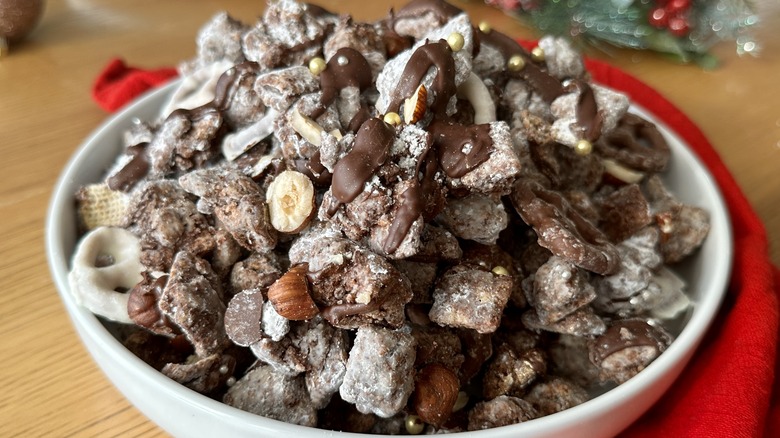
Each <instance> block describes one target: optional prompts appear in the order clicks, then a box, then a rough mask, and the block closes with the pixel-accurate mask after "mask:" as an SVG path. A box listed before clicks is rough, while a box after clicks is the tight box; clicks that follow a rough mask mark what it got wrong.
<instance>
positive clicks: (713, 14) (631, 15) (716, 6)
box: [486, 0, 758, 68]
mask: <svg viewBox="0 0 780 438" xmlns="http://www.w3.org/2000/svg"><path fill="white" fill-rule="evenodd" d="M486 3H488V4H492V5H495V6H498V7H500V8H502V9H505V10H507V11H509V12H511V13H513V14H516V15H517V16H519V17H520V18H521V19H523V20H525V21H527V22H528V23H529V24H530V25H532V26H533V27H535V28H537V29H539V31H540V32H541V33H543V34H553V35H561V36H568V37H572V38H573V39H574V40H575V41H581V42H584V43H587V44H590V45H593V46H596V47H601V48H603V49H606V45H613V46H617V47H628V48H633V49H639V50H652V51H656V52H660V53H663V54H666V55H668V56H670V57H672V58H673V59H675V60H678V61H680V62H695V63H697V64H699V65H701V66H702V67H706V68H711V67H714V66H715V65H716V64H717V61H716V59H715V58H714V57H713V56H712V55H710V53H709V50H710V49H711V48H712V46H713V45H715V44H716V43H718V42H720V41H723V40H734V41H735V42H736V44H737V52H738V53H739V54H746V53H750V54H755V53H757V51H758V45H757V44H756V42H755V40H754V39H753V38H752V37H751V36H750V35H749V33H748V32H749V30H750V28H751V27H753V26H754V25H755V24H756V23H757V22H758V18H757V16H756V14H755V13H754V12H753V8H752V6H751V5H750V4H749V3H748V2H747V1H745V0H693V1H690V2H682V3H685V4H686V7H685V10H684V11H683V13H681V14H682V15H681V16H684V17H685V20H684V21H685V25H687V26H689V28H690V29H689V30H688V28H685V29H684V30H680V31H678V32H673V31H672V30H671V29H670V28H668V27H663V26H659V25H658V24H657V23H656V25H653V24H651V19H650V16H651V13H652V11H653V10H655V9H657V8H663V7H664V6H665V5H669V3H672V2H671V1H667V0H663V1H652V0H547V1H545V0H537V1H532V0H526V1H522V0H521V1H517V0H514V1H513V0H486Z"/></svg>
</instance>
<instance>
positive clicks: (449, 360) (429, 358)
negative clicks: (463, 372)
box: [412, 324, 465, 372]
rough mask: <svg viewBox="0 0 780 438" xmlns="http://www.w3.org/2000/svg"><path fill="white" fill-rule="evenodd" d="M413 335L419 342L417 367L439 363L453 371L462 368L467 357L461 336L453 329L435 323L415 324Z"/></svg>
mask: <svg viewBox="0 0 780 438" xmlns="http://www.w3.org/2000/svg"><path fill="white" fill-rule="evenodd" d="M412 336H414V339H415V341H416V344H417V355H416V359H415V367H417V368H422V367H424V366H425V365H430V364H433V363H438V364H441V365H443V366H445V367H447V368H448V369H450V371H453V372H457V371H459V370H460V366H461V365H462V364H463V361H464V360H465V357H464V356H463V349H462V347H461V341H460V338H459V337H458V335H457V334H455V333H453V332H452V330H449V329H446V328H443V327H438V326H436V325H434V324H431V325H427V326H421V325H416V324H415V325H413V326H412Z"/></svg>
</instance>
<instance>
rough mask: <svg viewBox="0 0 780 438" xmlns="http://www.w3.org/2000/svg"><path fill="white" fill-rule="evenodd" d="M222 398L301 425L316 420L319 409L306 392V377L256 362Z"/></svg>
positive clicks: (253, 411) (262, 414)
mask: <svg viewBox="0 0 780 438" xmlns="http://www.w3.org/2000/svg"><path fill="white" fill-rule="evenodd" d="M222 400H223V401H224V402H225V404H227V405H229V406H233V407H235V408H238V409H241V410H243V411H247V412H251V413H253V414H257V415H261V416H264V417H268V418H272V419H274V420H280V421H285V422H287V423H292V424H299V425H301V426H312V427H313V426H315V425H316V424H317V410H316V409H315V408H314V405H312V403H311V400H309V395H308V394H307V393H306V385H305V383H304V378H303V377H302V376H298V377H290V376H285V375H283V374H279V373H276V372H275V371H274V369H273V368H272V367H270V366H266V365H257V366H255V367H254V368H253V369H251V370H250V371H249V372H247V373H246V374H245V375H244V377H242V378H241V379H239V380H238V381H237V382H236V383H235V385H233V386H232V387H230V389H228V391H227V393H226V394H225V396H224V397H223V399H222Z"/></svg>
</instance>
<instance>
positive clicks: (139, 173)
mask: <svg viewBox="0 0 780 438" xmlns="http://www.w3.org/2000/svg"><path fill="white" fill-rule="evenodd" d="M147 145H148V143H141V144H137V145H135V146H130V147H128V148H127V149H126V150H125V154H126V155H129V156H130V157H132V158H130V161H129V162H128V163H127V164H125V166H124V167H123V168H121V169H120V170H119V171H118V172H117V173H115V174H113V175H111V176H110V177H108V179H107V180H106V184H107V185H108V188H110V189H111V190H120V191H123V192H127V191H129V190H130V189H131V188H133V186H134V185H135V184H136V183H137V182H138V181H140V180H142V179H143V178H144V177H146V175H147V174H148V173H149V160H148V159H147V158H146V146H147Z"/></svg>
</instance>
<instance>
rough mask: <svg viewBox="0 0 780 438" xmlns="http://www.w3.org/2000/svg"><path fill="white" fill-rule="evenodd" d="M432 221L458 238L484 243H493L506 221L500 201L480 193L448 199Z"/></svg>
mask: <svg viewBox="0 0 780 438" xmlns="http://www.w3.org/2000/svg"><path fill="white" fill-rule="evenodd" d="M436 220H437V222H439V223H440V224H441V225H442V226H443V227H444V228H446V229H448V230H449V231H450V232H452V234H454V235H456V236H458V237H460V238H461V239H467V240H473V241H475V242H479V243H482V244H485V245H491V244H495V243H496V240H498V234H499V233H500V232H501V231H502V230H503V229H504V228H506V226H507V225H508V224H509V217H508V216H507V213H506V211H505V210H504V204H502V203H501V201H500V200H498V201H497V200H495V199H492V198H490V197H488V196H484V195H480V194H471V195H468V196H466V197H464V198H459V199H450V200H449V201H448V202H447V206H446V207H444V210H443V211H442V212H441V213H440V214H439V216H437V218H436Z"/></svg>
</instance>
